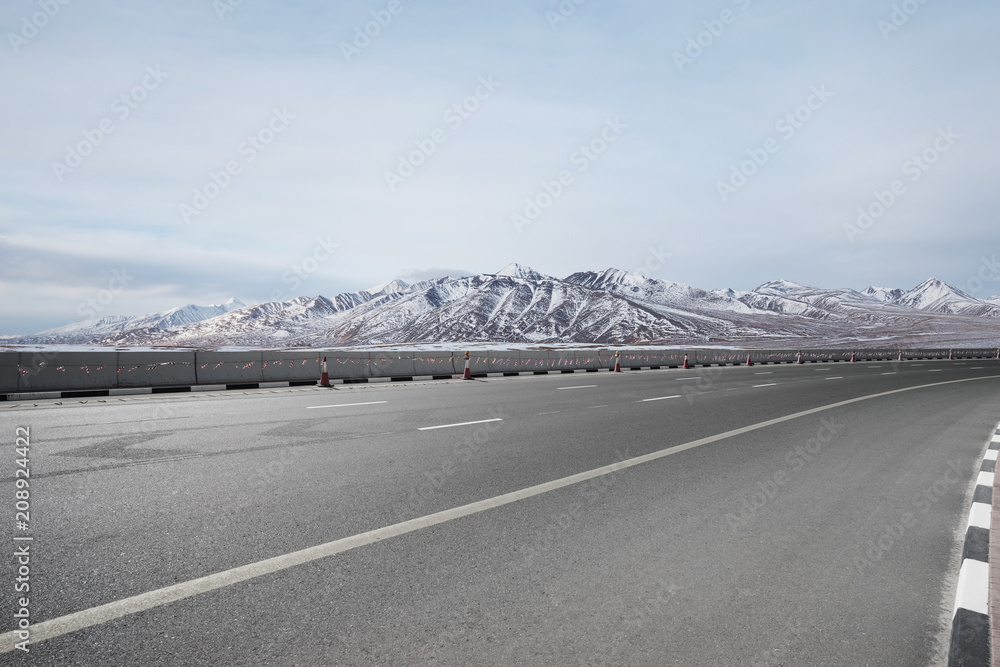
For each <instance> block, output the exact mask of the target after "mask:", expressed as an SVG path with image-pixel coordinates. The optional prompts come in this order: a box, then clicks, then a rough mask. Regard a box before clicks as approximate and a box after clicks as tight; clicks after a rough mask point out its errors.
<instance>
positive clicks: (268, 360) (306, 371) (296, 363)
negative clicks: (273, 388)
mask: <svg viewBox="0 0 1000 667" xmlns="http://www.w3.org/2000/svg"><path fill="white" fill-rule="evenodd" d="M324 354H327V353H326V352H325V351H322V350H303V351H301V352H265V353H264V354H263V357H264V359H263V362H262V364H261V371H262V372H263V377H264V382H307V381H310V380H311V381H313V382H318V381H319V374H320V367H319V364H320V359H322V358H323V355H324Z"/></svg>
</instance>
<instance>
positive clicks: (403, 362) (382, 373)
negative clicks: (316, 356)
mask: <svg viewBox="0 0 1000 667" xmlns="http://www.w3.org/2000/svg"><path fill="white" fill-rule="evenodd" d="M370 355H371V358H370V360H369V364H368V367H369V371H370V377H387V378H403V377H409V378H412V377H413V376H414V375H416V373H415V372H414V370H413V369H414V366H413V353H412V352H371V353H370ZM328 365H329V364H328Z"/></svg>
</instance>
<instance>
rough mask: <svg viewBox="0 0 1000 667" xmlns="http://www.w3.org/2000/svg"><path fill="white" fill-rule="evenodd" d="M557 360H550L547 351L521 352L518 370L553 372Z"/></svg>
mask: <svg viewBox="0 0 1000 667" xmlns="http://www.w3.org/2000/svg"><path fill="white" fill-rule="evenodd" d="M554 363H555V360H551V359H549V353H548V351H547V350H521V351H520V353H519V354H518V370H519V371H521V372H525V371H528V372H531V373H541V372H548V371H550V370H552V367H553V364H554Z"/></svg>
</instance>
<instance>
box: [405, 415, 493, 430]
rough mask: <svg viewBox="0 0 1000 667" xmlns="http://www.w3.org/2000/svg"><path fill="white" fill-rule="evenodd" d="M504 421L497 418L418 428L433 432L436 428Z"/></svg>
mask: <svg viewBox="0 0 1000 667" xmlns="http://www.w3.org/2000/svg"><path fill="white" fill-rule="evenodd" d="M502 421H503V419H501V418H500V417H497V418H496V419H480V420H479V421H475V422H459V423H458V424H442V425H440V426H424V427H421V428H418V429H417V430H418V431H433V430H434V429H436V428H451V427H453V426H470V425H472V424H486V423H488V422H502Z"/></svg>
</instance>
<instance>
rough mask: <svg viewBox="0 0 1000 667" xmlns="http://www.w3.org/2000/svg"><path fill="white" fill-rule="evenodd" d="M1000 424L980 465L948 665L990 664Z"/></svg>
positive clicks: (975, 666) (979, 666) (983, 666)
mask: <svg viewBox="0 0 1000 667" xmlns="http://www.w3.org/2000/svg"><path fill="white" fill-rule="evenodd" d="M998 450H1000V424H998V425H997V426H996V427H994V429H993V434H992V436H991V438H990V441H989V442H988V443H987V447H986V452H985V454H984V455H983V459H982V462H981V463H980V465H979V471H978V478H977V480H976V489H975V491H974V493H973V496H972V507H971V508H970V509H969V518H968V521H967V522H966V529H965V544H964V545H963V547H962V565H961V569H960V570H959V573H958V591H957V593H956V594H955V607H954V612H953V614H952V621H951V644H950V647H949V650H948V667H990V664H991V663H990V660H991V646H990V622H991V618H990V604H989V602H990V594H989V593H990V565H989V563H990V558H989V552H990V526H991V523H992V517H993V502H994V498H995V497H996V494H994V493H993V486H994V483H995V478H994V470H995V468H996V459H997V452H998Z"/></svg>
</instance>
